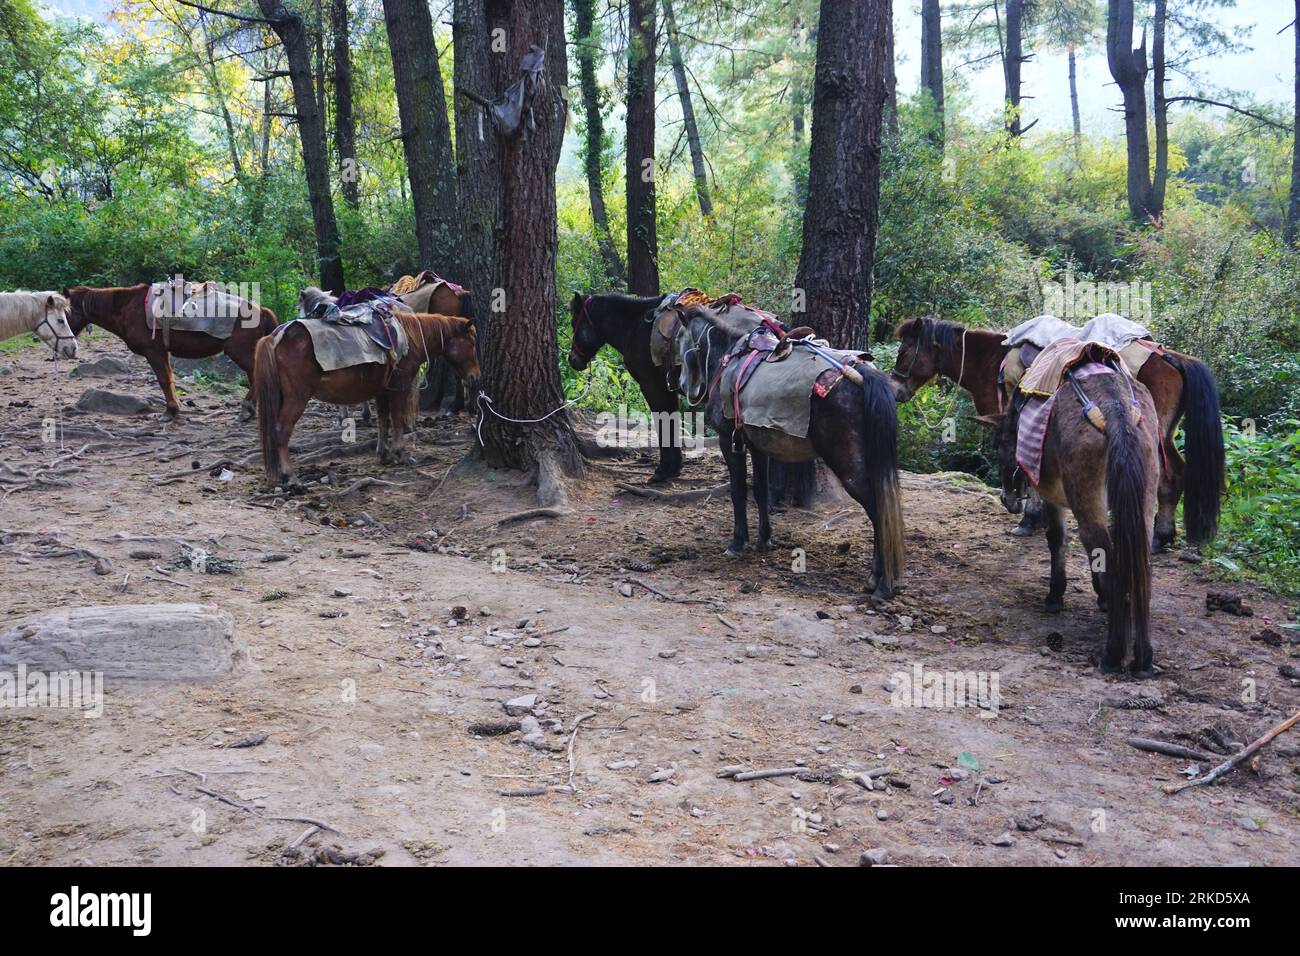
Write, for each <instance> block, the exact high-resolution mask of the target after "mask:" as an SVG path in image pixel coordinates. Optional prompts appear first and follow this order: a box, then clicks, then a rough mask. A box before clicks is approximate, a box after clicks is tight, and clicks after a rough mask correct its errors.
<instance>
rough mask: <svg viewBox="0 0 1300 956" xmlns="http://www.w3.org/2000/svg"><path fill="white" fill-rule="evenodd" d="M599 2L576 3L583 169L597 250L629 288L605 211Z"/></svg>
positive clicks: (610, 270) (608, 272)
mask: <svg viewBox="0 0 1300 956" xmlns="http://www.w3.org/2000/svg"><path fill="white" fill-rule="evenodd" d="M595 7H596V3H595V0H574V3H573V19H574V51H575V53H576V55H577V57H578V85H579V87H580V88H581V90H582V112H583V119H584V121H583V127H584V129H583V132H584V134H585V135H584V137H583V155H582V161H583V168H584V169H585V171H586V173H587V194H588V196H590V197H591V221H592V225H593V227H594V229H595V232H596V247H597V249H599V250H600V258H601V261H603V262H604V263H605V275H607V276H608V277H609V279H610V281H611V282H615V283H617V284H618V285H619V286H621V287H623V288H626V287H627V273H626V272H625V271H624V269H623V260H622V259H620V258H619V256H618V250H617V249H616V248H614V237H613V236H612V235H610V232H609V215H608V214H607V213H606V211H605V187H604V169H602V167H601V160H602V158H603V156H604V150H605V121H604V119H603V118H602V117H601V114H600V86H599V83H598V82H597V80H596V49H597V47H596V41H595V37H594V35H593V33H594V29H593V23H594V21H595Z"/></svg>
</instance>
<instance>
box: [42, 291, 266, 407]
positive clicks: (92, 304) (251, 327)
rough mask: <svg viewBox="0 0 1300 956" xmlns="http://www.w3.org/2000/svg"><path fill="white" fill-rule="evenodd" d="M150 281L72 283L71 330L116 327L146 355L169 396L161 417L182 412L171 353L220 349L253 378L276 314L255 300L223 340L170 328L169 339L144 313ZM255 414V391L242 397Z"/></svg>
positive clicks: (199, 354)
mask: <svg viewBox="0 0 1300 956" xmlns="http://www.w3.org/2000/svg"><path fill="white" fill-rule="evenodd" d="M148 293H149V286H148V285H147V284H145V285H132V286H120V287H114V288H92V287H91V286H84V285H79V286H74V287H73V288H71V289H68V290H67V292H66V293H65V295H67V297H68V301H69V302H70V303H71V310H70V311H69V314H68V324H69V325H70V326H71V327H72V331H73V333H74V334H75V333H80V332H81V330H82V329H84V328H85V327H86V326H87V325H98V326H99V327H100V328H101V329H106V330H107V331H109V332H112V333H113V334H114V335H116V336H117V337H118V338H120V339H121V340H122V341H123V342H125V343H126V347H127V348H129V349H130V350H131V351H132V352H134V353H135V354H136V355H143V356H144V358H145V361H147V362H148V363H149V367H150V368H152V369H153V373H154V375H155V376H157V378H158V384H159V385H160V386H162V390H163V397H164V398H165V399H166V400H167V411H166V412H165V413H164V414H163V418H165V419H167V420H171V419H174V418H175V417H176V416H177V415H179V414H180V411H181V406H180V403H179V402H178V401H176V380H175V378H174V377H173V375H172V361H171V357H172V356H173V355H178V356H180V357H181V358H186V359H198V358H208V357H209V356H212V355H216V354H217V353H218V352H225V353H226V354H227V355H229V356H230V359H231V361H233V362H234V363H235V364H236V365H238V366H239V367H240V368H241V369H243V370H244V374H245V375H247V376H248V381H249V383H250V386H251V383H252V381H253V349H254V348H255V347H256V345H257V343H258V341H259V340H260V339H261V338H262V337H263V336H264V335H269V334H270V333H271V332H272V331H274V329H275V326H276V318H275V313H274V312H272V311H271V310H270V309H268V308H265V307H263V306H257V305H254V310H255V311H254V313H253V315H252V316H251V317H250V318H248V319H243V318H241V319H239V320H237V321H236V322H235V329H234V331H233V332H232V333H231V335H230V338H227V339H219V338H215V337H214V336H211V335H208V334H206V333H204V332H184V331H181V330H179V329H171V330H169V332H168V335H167V342H164V341H163V336H162V333H161V332H159V331H158V330H156V329H153V330H151V329H150V327H149V316H148V315H146V305H145V303H146V300H147V297H148ZM252 417H253V390H252V388H251V387H250V388H249V390H248V393H247V394H246V395H245V396H244V398H243V401H241V402H240V415H239V418H240V421H248V420H249V419H250V418H252Z"/></svg>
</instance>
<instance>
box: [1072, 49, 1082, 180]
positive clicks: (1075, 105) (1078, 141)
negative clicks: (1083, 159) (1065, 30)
mask: <svg viewBox="0 0 1300 956" xmlns="http://www.w3.org/2000/svg"><path fill="white" fill-rule="evenodd" d="M1069 61H1070V116H1071V118H1072V119H1073V120H1074V159H1075V162H1078V160H1079V155H1080V153H1081V152H1082V151H1083V124H1082V123H1080V122H1079V83H1078V79H1077V68H1076V66H1075V55H1074V47H1070V51H1069Z"/></svg>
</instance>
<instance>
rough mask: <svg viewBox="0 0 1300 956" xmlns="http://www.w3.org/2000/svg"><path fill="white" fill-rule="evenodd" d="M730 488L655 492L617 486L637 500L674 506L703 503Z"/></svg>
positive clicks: (726, 486)
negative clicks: (695, 502) (693, 502)
mask: <svg viewBox="0 0 1300 956" xmlns="http://www.w3.org/2000/svg"><path fill="white" fill-rule="evenodd" d="M730 487H731V486H730V485H718V486H717V487H714V488H696V489H695V490H693V491H657V490H656V489H654V488H642V487H640V486H639V485H626V484H623V483H621V482H620V483H619V485H618V488H619V490H620V491H626V492H627V493H628V494H629V495H636V496H637V497H638V498H649V499H650V500H651V501H665V502H667V503H669V504H675V505H682V504H689V503H690V502H692V501H704V500H706V499H708V498H711V497H713V496H714V495H717V494H721V493H722V492H724V491H727V490H728V489H729V488H730Z"/></svg>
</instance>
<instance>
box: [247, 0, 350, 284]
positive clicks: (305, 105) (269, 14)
mask: <svg viewBox="0 0 1300 956" xmlns="http://www.w3.org/2000/svg"><path fill="white" fill-rule="evenodd" d="M257 4H258V6H259V7H260V8H261V10H262V16H264V17H265V18H266V20H267V22H268V23H269V24H270V26H271V29H272V30H274V31H275V35H276V36H277V37H279V38H280V43H281V44H283V45H284V53H285V58H286V59H287V60H288V63H289V81H290V83H292V85H293V101H294V112H295V114H296V115H297V117H298V137H299V139H300V140H301V142H302V162H303V166H304V168H305V169H306V172H307V196H308V199H309V200H310V201H311V218H312V225H313V226H314V227H315V231H316V256H317V259H318V260H319V263H320V284H321V288H323V289H328V290H330V291H331V292H335V293H339V292H342V291H343V288H344V286H343V260H342V258H341V257H340V255H339V226H338V221H337V220H336V219H335V218H334V200H333V198H332V197H331V196H330V176H329V155H328V152H327V151H326V148H325V118H324V116H322V114H321V109H320V104H319V103H317V101H316V87H315V83H314V81H313V78H312V71H311V51H310V48H309V46H308V41H307V31H306V29H305V28H304V26H303V22H302V17H300V16H299V15H298V14H296V13H293V12H292V11H290V10H289V9H288V8H287V7H285V5H284V3H283V2H282V0H257Z"/></svg>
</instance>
